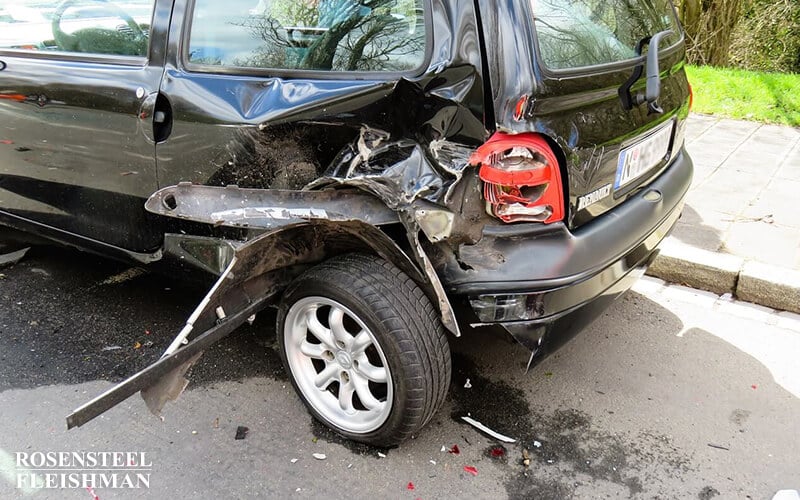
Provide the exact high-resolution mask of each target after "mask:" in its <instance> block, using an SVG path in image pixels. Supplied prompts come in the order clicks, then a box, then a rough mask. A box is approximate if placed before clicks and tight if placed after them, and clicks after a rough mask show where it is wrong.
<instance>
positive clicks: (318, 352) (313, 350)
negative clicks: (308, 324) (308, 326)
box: [300, 340, 327, 359]
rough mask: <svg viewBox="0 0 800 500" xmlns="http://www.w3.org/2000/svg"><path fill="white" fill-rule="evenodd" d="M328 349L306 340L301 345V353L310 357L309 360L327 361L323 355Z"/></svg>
mask: <svg viewBox="0 0 800 500" xmlns="http://www.w3.org/2000/svg"><path fill="white" fill-rule="evenodd" d="M326 350H327V349H325V346H323V345H322V344H312V343H311V342H309V341H307V340H304V341H303V343H302V344H300V352H302V353H303V354H305V355H306V356H308V357H309V358H314V359H325V358H324V356H323V355H322V354H323V353H324V352H325V351H326Z"/></svg>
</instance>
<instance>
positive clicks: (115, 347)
mask: <svg viewBox="0 0 800 500" xmlns="http://www.w3.org/2000/svg"><path fill="white" fill-rule="evenodd" d="M119 349H122V347H120V346H118V345H110V346H108V347H103V349H102V350H103V351H104V352H105V351H117V350H119Z"/></svg>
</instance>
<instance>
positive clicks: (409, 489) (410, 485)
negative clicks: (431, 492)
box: [406, 481, 416, 491]
mask: <svg viewBox="0 0 800 500" xmlns="http://www.w3.org/2000/svg"><path fill="white" fill-rule="evenodd" d="M406 489H407V490H408V491H414V490H415V489H416V488H414V483H412V482H410V481H409V483H408V484H407V485H406Z"/></svg>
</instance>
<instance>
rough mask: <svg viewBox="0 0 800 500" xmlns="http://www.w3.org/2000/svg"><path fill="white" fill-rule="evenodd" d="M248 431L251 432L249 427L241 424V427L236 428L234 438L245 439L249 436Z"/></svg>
mask: <svg viewBox="0 0 800 500" xmlns="http://www.w3.org/2000/svg"><path fill="white" fill-rule="evenodd" d="M248 432H250V429H249V428H247V427H245V426H243V425H240V426H239V427H237V428H236V437H234V439H238V440H241V439H244V438H246V437H247V433H248Z"/></svg>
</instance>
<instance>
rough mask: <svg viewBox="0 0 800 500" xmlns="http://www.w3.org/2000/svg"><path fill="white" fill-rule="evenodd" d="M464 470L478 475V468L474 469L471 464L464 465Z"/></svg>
mask: <svg viewBox="0 0 800 500" xmlns="http://www.w3.org/2000/svg"><path fill="white" fill-rule="evenodd" d="M464 472H466V473H469V474H472V475H473V476H477V475H478V469H476V468H475V467H473V466H471V465H465V466H464Z"/></svg>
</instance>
